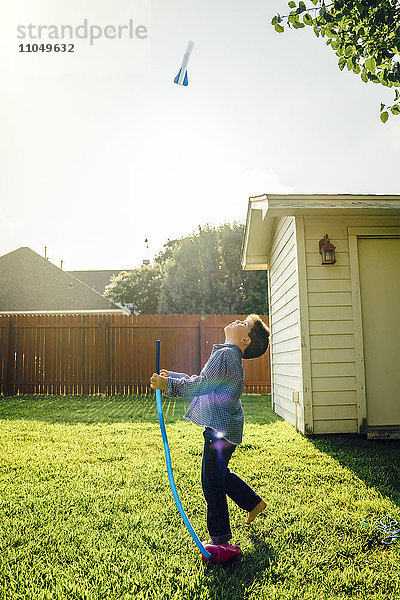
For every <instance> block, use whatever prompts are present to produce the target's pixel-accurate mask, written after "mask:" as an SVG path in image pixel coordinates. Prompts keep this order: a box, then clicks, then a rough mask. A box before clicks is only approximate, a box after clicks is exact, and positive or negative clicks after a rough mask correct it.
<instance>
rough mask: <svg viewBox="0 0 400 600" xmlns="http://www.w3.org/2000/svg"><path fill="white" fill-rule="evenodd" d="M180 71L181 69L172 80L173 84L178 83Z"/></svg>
mask: <svg viewBox="0 0 400 600" xmlns="http://www.w3.org/2000/svg"><path fill="white" fill-rule="evenodd" d="M181 71H182V69H179V73H178V75H177V76H176V77H175V79H174V82H175V83H178V81H179V75H180V74H181Z"/></svg>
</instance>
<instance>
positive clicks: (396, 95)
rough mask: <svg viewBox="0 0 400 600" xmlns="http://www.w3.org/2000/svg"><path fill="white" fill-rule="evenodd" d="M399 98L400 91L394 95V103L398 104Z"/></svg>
mask: <svg viewBox="0 0 400 600" xmlns="http://www.w3.org/2000/svg"><path fill="white" fill-rule="evenodd" d="M399 97H400V94H399V90H396V91H395V93H394V101H395V102H396V100H398V99H399Z"/></svg>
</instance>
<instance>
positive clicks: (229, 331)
mask: <svg viewBox="0 0 400 600" xmlns="http://www.w3.org/2000/svg"><path fill="white" fill-rule="evenodd" d="M269 336H270V331H269V329H268V327H267V326H266V325H265V323H264V322H263V321H262V320H261V319H260V317H259V316H258V315H255V314H251V315H249V316H248V317H246V319H244V321H240V320H239V319H237V320H236V321H234V322H233V323H230V324H229V325H227V326H226V327H225V339H226V342H227V343H232V344H235V345H236V346H239V348H240V349H241V350H242V353H243V358H258V357H259V356H262V355H263V354H264V352H265V351H266V350H267V348H268V342H269Z"/></svg>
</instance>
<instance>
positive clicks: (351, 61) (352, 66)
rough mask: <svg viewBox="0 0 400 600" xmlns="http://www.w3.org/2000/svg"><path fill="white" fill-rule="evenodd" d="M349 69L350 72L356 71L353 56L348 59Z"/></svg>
mask: <svg viewBox="0 0 400 600" xmlns="http://www.w3.org/2000/svg"><path fill="white" fill-rule="evenodd" d="M346 62H347V68H348V70H349V71H352V70H353V69H354V64H353V58H352V56H349V58H348V59H347V61H346Z"/></svg>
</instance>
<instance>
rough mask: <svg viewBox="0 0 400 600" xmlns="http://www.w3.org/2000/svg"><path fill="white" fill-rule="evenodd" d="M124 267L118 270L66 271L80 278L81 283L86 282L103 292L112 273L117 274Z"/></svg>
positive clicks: (97, 290) (100, 292)
mask: <svg viewBox="0 0 400 600" xmlns="http://www.w3.org/2000/svg"><path fill="white" fill-rule="evenodd" d="M125 270H126V269H120V270H119V271H67V273H69V274H70V275H72V276H73V277H76V278H77V279H80V281H83V283H86V285H88V286H89V287H90V288H92V289H93V290H96V292H99V294H104V291H105V289H106V285H108V284H109V283H110V282H111V277H112V276H113V275H115V276H117V275H118V274H119V273H121V271H125Z"/></svg>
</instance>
